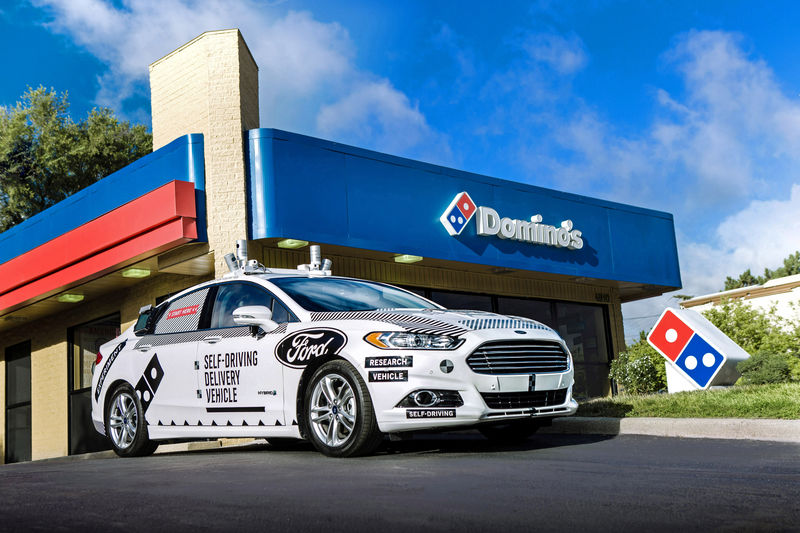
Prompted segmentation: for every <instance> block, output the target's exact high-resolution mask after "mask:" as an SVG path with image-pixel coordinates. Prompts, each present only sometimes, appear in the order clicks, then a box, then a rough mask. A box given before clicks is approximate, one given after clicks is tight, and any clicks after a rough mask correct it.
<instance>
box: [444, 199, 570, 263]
mask: <svg viewBox="0 0 800 533" xmlns="http://www.w3.org/2000/svg"><path fill="white" fill-rule="evenodd" d="M475 215H477V216H475ZM473 217H474V218H475V220H476V224H475V234H476V235H477V236H478V237H489V238H498V239H503V240H510V241H518V242H522V243H527V244H537V245H544V246H554V247H556V248H566V249H568V250H580V249H581V248H583V244H584V242H583V237H582V235H583V232H582V231H581V230H579V229H577V228H575V227H574V225H573V223H572V220H571V219H565V220H562V221H561V223H560V224H559V225H557V226H556V225H551V224H546V223H544V222H542V220H543V218H544V217H543V216H542V215H541V214H536V215H532V216H531V217H530V218H526V219H517V218H511V217H503V216H500V214H499V213H498V212H497V210H496V209H494V208H492V207H489V206H485V205H481V206H476V205H475V202H473V201H472V198H470V196H469V194H468V193H467V192H466V191H463V192H460V193H458V194H456V195H455V197H454V198H453V201H451V202H450V205H448V206H447V209H445V210H444V213H442V216H441V217H439V221H440V222H441V223H442V226H444V229H446V230H447V233H449V234H450V236H451V237H455V236H457V235H461V232H462V231H464V228H465V227H466V226H467V223H468V222H469V221H470V220H471V219H472V218H473Z"/></svg>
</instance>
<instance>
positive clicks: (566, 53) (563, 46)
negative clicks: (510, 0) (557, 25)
mask: <svg viewBox="0 0 800 533" xmlns="http://www.w3.org/2000/svg"><path fill="white" fill-rule="evenodd" d="M523 48H524V49H525V50H526V51H527V52H528V54H529V55H530V57H531V59H533V60H534V61H536V62H538V63H543V64H546V65H548V66H549V67H550V68H552V69H553V70H555V71H556V72H558V73H559V74H573V73H575V72H578V71H579V70H581V69H583V67H585V66H586V63H587V61H588V57H587V55H586V52H585V51H584V48H583V41H582V40H581V39H580V38H579V37H578V36H577V35H570V36H567V37H564V36H562V35H558V34H555V33H535V34H531V35H530V36H529V37H528V38H527V39H526V41H525V43H524V44H523Z"/></svg>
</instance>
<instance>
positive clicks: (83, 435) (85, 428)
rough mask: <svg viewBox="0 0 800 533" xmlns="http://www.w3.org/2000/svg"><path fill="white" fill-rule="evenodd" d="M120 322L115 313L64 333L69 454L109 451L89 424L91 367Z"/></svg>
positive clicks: (117, 329) (90, 421) (107, 444)
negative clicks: (67, 368) (66, 348)
mask: <svg viewBox="0 0 800 533" xmlns="http://www.w3.org/2000/svg"><path fill="white" fill-rule="evenodd" d="M119 322H120V318H119V315H118V314H115V315H111V316H107V317H103V318H100V319H97V320H93V321H91V322H88V323H86V324H81V325H80V326H75V327H72V328H69V329H68V330H67V338H68V340H69V361H68V365H69V370H68V374H69V453H70V455H73V454H77V453H87V452H97V451H100V450H108V449H111V446H110V444H109V442H108V439H106V438H105V437H103V436H102V435H100V434H99V433H98V432H97V431H95V429H94V425H93V424H92V394H91V388H92V364H93V363H94V362H95V360H96V359H97V352H99V351H100V346H102V345H103V344H105V343H107V342H108V341H110V340H112V339H114V338H115V337H117V336H118V335H119V333H120V323H119ZM104 355H105V356H108V354H104Z"/></svg>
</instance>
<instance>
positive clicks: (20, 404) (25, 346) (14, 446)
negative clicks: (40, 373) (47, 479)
mask: <svg viewBox="0 0 800 533" xmlns="http://www.w3.org/2000/svg"><path fill="white" fill-rule="evenodd" d="M5 360H6V446H5V450H6V453H5V462H6V463H16V462H19V461H30V460H31V343H30V342H23V343H21V344H15V345H14V346H9V347H8V348H6V351H5Z"/></svg>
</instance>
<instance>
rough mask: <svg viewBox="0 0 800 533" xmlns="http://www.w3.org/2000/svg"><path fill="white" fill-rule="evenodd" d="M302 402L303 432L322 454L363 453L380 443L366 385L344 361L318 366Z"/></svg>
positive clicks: (378, 431) (348, 455)
mask: <svg viewBox="0 0 800 533" xmlns="http://www.w3.org/2000/svg"><path fill="white" fill-rule="evenodd" d="M304 405H305V413H304V414H305V424H306V433H307V435H308V437H309V439H310V440H311V443H312V444H313V445H314V447H315V448H316V449H317V450H319V451H320V452H322V453H324V454H325V455H328V456H331V457H353V456H357V455H366V454H369V453H371V452H372V451H374V450H375V448H377V447H378V445H379V444H380V443H381V440H382V438H383V435H382V434H381V432H380V430H379V429H378V424H377V421H376V419H375V411H374V410H373V408H372V400H371V399H370V396H369V391H368V390H367V386H366V384H365V383H364V380H363V379H362V378H361V376H360V375H359V374H358V372H357V371H356V370H355V369H354V368H353V367H352V366H351V365H350V364H349V363H348V362H346V361H342V360H335V361H330V362H328V363H325V364H324V365H322V366H321V367H319V369H317V371H316V372H315V373H314V375H313V376H312V378H311V380H310V381H309V384H308V387H306V390H305V401H304Z"/></svg>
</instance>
